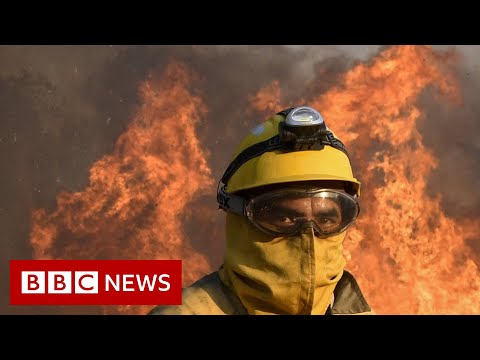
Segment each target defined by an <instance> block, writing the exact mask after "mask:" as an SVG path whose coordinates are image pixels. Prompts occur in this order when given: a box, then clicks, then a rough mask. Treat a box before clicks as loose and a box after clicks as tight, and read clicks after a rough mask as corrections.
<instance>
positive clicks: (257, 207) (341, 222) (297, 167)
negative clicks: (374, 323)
mask: <svg viewBox="0 0 480 360" xmlns="http://www.w3.org/2000/svg"><path fill="white" fill-rule="evenodd" d="M232 158H233V160H232V162H231V163H230V165H229V166H228V168H227V169H226V171H225V173H224V175H223V176H222V178H221V179H220V181H219V185H218V189H217V201H218V205H219V208H220V209H222V210H224V211H225V212H226V227H225V230H226V231H225V235H226V249H225V255H224V261H223V263H222V265H221V266H220V268H219V269H218V270H217V271H214V272H213V273H211V274H208V275H206V276H204V277H203V278H201V279H199V280H197V281H196V282H195V283H194V284H192V285H191V286H189V287H186V288H184V289H183V291H182V305H178V306H157V307H155V308H153V309H152V310H151V311H150V312H149V313H148V314H151V315H168V314H185V315H194V314H199V315H207V314H212V315H217V314H218V315H220V314H231V315H240V314H245V315H263V314H292V315H293V314H302V315H305V314H308V315H330V314H373V311H372V310H371V308H370V306H369V305H368V303H367V301H366V300H365V298H364V296H363V294H362V292H361V290H360V288H359V286H358V283H357V281H356V280H355V278H354V276H353V275H352V274H351V273H350V272H348V271H347V270H345V265H346V263H347V260H346V259H345V257H344V252H343V241H344V239H345V236H346V233H347V229H348V228H349V226H351V225H352V224H353V223H354V222H355V220H356V219H357V217H358V215H359V212H360V206H359V202H358V198H359V196H360V182H359V181H358V180H357V179H356V178H355V177H354V176H353V171H352V166H351V163H350V158H349V156H348V153H347V150H346V149H345V146H344V145H343V143H342V142H341V141H340V140H339V139H337V138H336V137H335V135H334V133H333V132H332V131H331V130H330V129H329V128H328V127H327V126H326V124H325V121H324V119H323V117H322V115H321V114H320V113H319V112H318V111H317V110H315V109H313V108H311V107H309V106H298V107H294V108H289V109H285V110H282V111H280V112H279V113H277V114H275V115H273V116H271V117H269V118H268V119H267V120H266V121H265V122H263V123H262V124H260V125H259V126H257V127H255V128H254V129H252V130H251V132H250V133H249V134H248V135H247V136H246V137H245V138H244V139H243V140H242V141H241V143H240V144H239V146H238V147H237V149H236V151H235V152H234V154H233V157H232Z"/></svg>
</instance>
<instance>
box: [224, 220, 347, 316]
mask: <svg viewBox="0 0 480 360" xmlns="http://www.w3.org/2000/svg"><path fill="white" fill-rule="evenodd" d="M344 238H345V232H344V233H341V234H339V235H336V236H333V237H331V238H326V239H319V238H317V237H316V236H315V235H314V232H313V229H310V230H309V231H308V232H306V233H302V234H298V235H297V236H292V237H275V238H274V237H272V236H270V235H267V234H265V233H263V232H262V231H260V230H258V229H256V228H255V227H254V226H253V225H251V224H250V223H249V222H248V220H247V219H246V218H244V217H242V216H239V215H235V214H232V213H228V214H227V224H226V240H227V244H226V252H225V261H224V264H223V266H222V268H221V269H220V278H221V279H222V281H223V282H224V283H225V284H226V285H227V286H228V287H230V288H231V289H232V290H233V291H234V292H235V293H236V295H237V296H238V297H239V298H240V301H241V302H242V303H243V305H244V306H245V308H246V309H247V311H248V313H249V314H252V315H262V314H292V315H293V314H313V315H323V314H325V311H326V310H327V308H328V306H329V305H330V302H331V301H332V295H333V290H334V289H335V285H336V284H337V282H338V281H339V280H340V278H341V277H342V274H343V269H344V266H345V264H346V260H345V258H344V257H343V254H342V246H343V245H342V243H343V239H344Z"/></svg>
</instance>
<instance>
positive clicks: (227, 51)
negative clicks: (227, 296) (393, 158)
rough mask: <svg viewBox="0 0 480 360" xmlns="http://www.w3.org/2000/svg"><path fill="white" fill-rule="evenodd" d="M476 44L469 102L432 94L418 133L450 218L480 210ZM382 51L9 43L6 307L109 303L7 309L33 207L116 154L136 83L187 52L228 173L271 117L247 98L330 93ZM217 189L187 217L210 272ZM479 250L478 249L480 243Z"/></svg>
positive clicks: (3, 160)
mask: <svg viewBox="0 0 480 360" xmlns="http://www.w3.org/2000/svg"><path fill="white" fill-rule="evenodd" d="M467 50H468V49H467ZM467 50H466V49H464V48H462V49H458V51H459V52H460V53H461V54H463V53H465V54H470V55H467V58H466V59H465V61H464V62H461V63H460V65H459V66H458V69H457V72H458V75H459V79H460V81H461V88H462V91H463V92H464V93H463V101H464V104H463V106H462V107H451V106H450V107H449V106H447V105H444V106H440V107H439V106H438V102H434V101H433V100H432V96H433V95H431V94H429V93H426V94H424V97H423V98H422V105H421V106H422V109H424V111H425V118H424V120H423V122H422V123H421V126H420V129H419V130H420V131H421V132H422V134H423V138H424V139H425V145H426V146H427V147H429V148H431V149H433V151H434V154H435V156H436V157H437V159H438V160H439V165H438V167H437V168H436V169H435V171H434V173H433V174H432V177H431V179H429V186H430V191H431V193H432V195H433V194H441V195H442V198H443V203H442V204H443V207H444V210H445V212H446V214H447V215H449V216H452V217H455V216H457V215H458V216H459V217H465V216H468V217H475V216H476V215H478V214H479V213H480V199H479V197H478V196H476V195H475V192H474V191H475V185H476V184H477V183H478V182H479V181H480V180H478V176H477V178H476V177H475V175H478V174H479V171H480V168H479V165H478V161H477V160H476V159H477V156H476V155H478V152H479V151H480V150H479V149H480V143H479V140H478V139H477V138H476V134H477V133H478V131H476V130H477V129H478V127H479V126H480V122H479V121H478V117H479V115H480V106H479V105H478V104H476V102H475V95H476V94H478V90H480V89H479V87H480V79H479V77H478V76H477V75H474V72H473V69H474V68H475V66H478V65H477V64H475V62H474V61H473V60H472V58H473V57H472V56H471V53H468V51H467ZM376 51H378V47H377V46H370V47H346V46H343V47H334V46H310V47H284V46H2V47H0V118H1V119H2V120H1V122H0V167H1V171H0V174H1V175H0V239H1V240H0V313H72V312H74V313H83V312H85V313H87V312H89V313H91V312H99V311H100V310H98V309H95V308H86V309H81V308H74V309H73V308H55V309H53V308H35V307H23V308H18V307H17V308H14V307H11V306H9V305H8V302H9V298H8V297H9V290H8V259H29V258H32V248H31V246H30V244H29V232H30V229H31V223H30V221H31V213H32V211H33V210H34V209H37V208H45V209H46V210H47V211H53V210H54V209H55V206H56V203H55V197H56V194H57V193H58V192H60V191H67V192H75V191H82V190H83V189H84V188H85V186H87V184H88V176H89V169H90V168H91V166H92V165H93V164H94V163H95V161H97V160H98V159H100V158H101V157H102V156H104V155H106V154H109V153H110V152H111V151H112V150H113V147H114V144H115V142H116V140H117V139H118V137H119V136H120V135H121V134H122V133H123V132H124V131H125V130H126V128H127V126H128V124H129V123H130V121H131V116H132V114H133V113H134V111H135V110H136V109H137V107H138V105H139V92H138V87H139V85H140V84H141V83H142V82H143V81H144V80H145V79H146V77H147V76H148V74H149V72H150V71H152V69H162V68H164V67H165V66H166V64H167V63H168V62H170V61H171V60H178V61H182V62H183V63H185V64H186V65H187V66H188V67H190V68H191V69H192V70H193V71H194V72H196V73H197V74H198V75H199V77H200V79H199V81H198V82H197V84H196V86H197V87H196V89H197V91H198V92H199V94H200V96H201V97H202V99H203V100H204V102H205V105H206V108H207V109H208V113H207V115H206V116H205V119H204V121H202V122H201V124H200V125H199V126H198V127H197V133H198V136H199V139H200V142H201V144H202V146H203V147H204V148H205V150H206V151H207V153H208V154H209V158H208V162H209V166H210V168H211V169H212V176H213V178H214V179H218V178H219V177H220V176H221V174H222V173H223V171H224V169H225V167H226V166H227V165H228V162H229V160H230V154H231V153H232V151H233V150H234V147H235V145H236V143H237V142H238V139H239V138H238V137H239V134H245V133H246V131H247V130H248V129H250V128H252V127H253V126H254V125H256V124H257V123H259V122H260V121H261V120H262V118H263V116H265V115H266V114H263V113H260V112H258V111H256V110H254V109H251V107H250V103H249V96H251V95H253V94H255V93H257V92H258V90H259V89H261V88H264V87H266V86H269V85H270V84H271V83H272V81H273V80H277V81H279V82H280V84H281V93H279V96H280V97H281V98H280V99H278V103H280V104H285V105H287V106H293V105H296V104H294V103H291V101H293V99H298V98H312V96H308V95H309V94H311V93H314V94H315V95H316V96H318V95H319V94H321V93H323V92H325V91H327V90H328V89H329V88H331V87H332V86H334V85H335V83H336V81H337V79H338V77H339V76H340V75H341V74H342V73H344V72H345V71H346V70H347V69H349V68H351V67H353V66H354V65H355V64H357V63H358V62H360V61H365V60H368V59H369V58H370V57H371V56H373V55H374V54H375V52H376ZM467 60H468V61H467ZM452 66H457V65H452ZM278 110H280V109H278ZM319 110H320V111H321V109H319ZM452 125H454V126H452ZM178 136H180V137H181V136H182V134H181V133H179V134H178ZM176 150H178V151H181V149H176ZM453 175H454V176H453ZM214 192H215V189H212V191H211V192H208V191H207V192H205V193H203V194H200V196H199V197H198V198H197V199H196V200H195V201H194V202H192V203H191V204H189V207H188V210H187V211H186V212H185V214H184V224H185V232H186V235H187V236H188V237H189V238H190V242H191V245H192V246H193V247H194V248H195V249H196V250H197V251H198V252H200V253H202V254H204V255H205V256H206V257H207V258H208V260H209V262H210V265H211V267H212V269H214V268H216V267H217V266H218V265H219V264H220V263H221V259H222V252H223V243H222V241H221V239H222V233H221V226H222V224H223V217H222V214H221V213H216V214H217V215H216V216H215V217H213V218H209V219H208V222H207V221H206V219H204V217H202V209H205V208H211V207H214V208H215V207H216V203H215V196H214ZM199 219H202V221H203V222H201V221H200V220H199ZM204 220H205V221H204ZM200 222H201V224H199V223H200ZM219 229H220V231H219ZM470 243H471V244H476V243H475V242H474V241H473V242H472V241H470ZM472 248H473V249H474V250H475V249H476V251H478V249H480V246H478V245H477V246H476V247H475V245H472Z"/></svg>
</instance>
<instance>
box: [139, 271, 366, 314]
mask: <svg viewBox="0 0 480 360" xmlns="http://www.w3.org/2000/svg"><path fill="white" fill-rule="evenodd" d="M333 294H334V296H333V301H332V304H331V305H330V307H329V308H328V310H327V313H326V315H373V314H374V312H373V311H372V310H371V308H370V306H369V305H368V303H367V301H366V300H365V298H364V296H363V294H362V292H361V291H360V288H359V286H358V284H357V281H356V280H355V278H354V277H353V275H352V274H351V273H349V272H348V271H346V270H344V272H343V275H342V277H341V279H340V280H339V281H338V283H337V285H336V287H335V290H334V293H333ZM182 298H183V304H182V305H177V306H157V307H155V308H153V309H152V310H151V311H150V312H149V313H148V315H247V311H246V309H245V307H244V306H243V305H242V303H241V301H240V299H239V298H238V297H237V296H236V295H235V294H234V293H233V292H232V291H231V290H230V289H229V288H228V287H227V286H226V285H224V283H223V282H222V281H221V279H220V276H219V273H218V271H215V272H213V273H211V274H209V275H206V276H204V277H203V278H201V279H200V280H198V281H197V282H195V283H194V284H192V285H191V286H189V287H187V288H184V289H183V291H182Z"/></svg>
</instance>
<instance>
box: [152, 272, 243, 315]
mask: <svg viewBox="0 0 480 360" xmlns="http://www.w3.org/2000/svg"><path fill="white" fill-rule="evenodd" d="M243 311H245V310H244V308H243V305H242V304H241V303H240V301H239V300H238V299H237V298H236V297H235V296H234V295H233V294H232V293H231V291H230V290H229V289H228V288H227V287H226V286H225V285H224V284H223V282H222V281H221V280H220V276H219V275H218V272H217V271H215V272H213V273H211V274H208V275H205V276H204V277H202V278H201V279H199V280H197V281H196V282H195V283H193V284H192V285H190V286H188V287H186V288H184V289H182V304H181V305H173V306H156V307H154V308H153V309H152V310H150V312H149V313H148V315H226V314H229V315H232V314H240V313H242V312H243Z"/></svg>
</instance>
